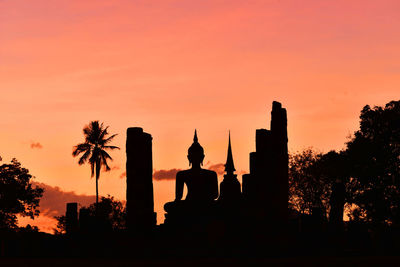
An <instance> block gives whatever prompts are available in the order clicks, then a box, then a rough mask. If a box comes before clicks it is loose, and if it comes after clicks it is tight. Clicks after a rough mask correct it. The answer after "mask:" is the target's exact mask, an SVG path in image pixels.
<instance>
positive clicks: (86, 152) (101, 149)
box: [72, 121, 119, 207]
mask: <svg viewBox="0 0 400 267" xmlns="http://www.w3.org/2000/svg"><path fill="white" fill-rule="evenodd" d="M107 130H108V126H106V127H104V125H103V123H101V124H100V123H99V121H91V122H90V123H89V124H88V125H86V126H85V127H84V128H83V135H84V136H85V142H84V143H81V144H78V145H76V146H74V150H73V152H72V156H74V157H76V156H78V155H79V154H81V153H83V155H82V156H81V157H80V158H79V161H78V164H79V165H82V164H84V163H86V162H89V164H90V168H91V171H92V174H91V177H93V176H94V174H95V173H96V207H97V206H98V203H99V185H98V180H99V178H100V170H101V167H104V171H109V170H110V166H108V163H107V160H113V159H112V158H111V156H110V155H109V154H108V153H107V152H106V150H108V149H110V150H113V149H119V147H117V146H110V145H109V143H110V142H111V141H112V140H113V139H114V137H115V136H116V134H113V135H111V136H109V137H107V135H108V134H109V133H108V131H107Z"/></svg>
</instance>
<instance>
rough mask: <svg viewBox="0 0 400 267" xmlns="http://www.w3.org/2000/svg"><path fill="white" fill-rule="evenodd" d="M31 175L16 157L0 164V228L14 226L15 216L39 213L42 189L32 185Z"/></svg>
mask: <svg viewBox="0 0 400 267" xmlns="http://www.w3.org/2000/svg"><path fill="white" fill-rule="evenodd" d="M31 179H32V175H31V174H29V170H28V169H25V168H23V167H21V163H19V162H18V161H17V160H16V159H12V160H11V164H3V165H1V166H0V228H8V229H10V228H16V227H17V216H16V215H22V216H29V217H31V218H32V219H33V218H34V217H35V216H38V215H39V210H38V207H39V202H40V198H41V197H42V195H43V189H42V188H40V187H38V186H32V183H31Z"/></svg>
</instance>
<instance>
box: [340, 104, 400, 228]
mask: <svg viewBox="0 0 400 267" xmlns="http://www.w3.org/2000/svg"><path fill="white" fill-rule="evenodd" d="M346 154H347V157H348V159H349V162H350V163H351V166H352V168H351V169H350V170H349V176H350V177H351V178H350V182H349V183H350V184H349V189H350V193H351V194H350V195H351V198H352V199H351V201H352V203H353V204H355V205H357V208H356V209H355V210H354V212H353V216H352V217H354V219H363V220H365V221H368V222H371V223H373V224H391V223H395V222H397V223H398V222H399V219H400V101H392V102H390V103H388V104H386V106H385V107H384V108H383V107H374V108H371V107H370V106H368V105H367V106H365V107H364V108H363V109H362V111H361V115H360V129H359V130H358V131H357V132H355V134H354V137H353V138H352V139H351V140H350V141H349V142H348V143H347V150H346Z"/></svg>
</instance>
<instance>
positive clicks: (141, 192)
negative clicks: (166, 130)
mask: <svg viewBox="0 0 400 267" xmlns="http://www.w3.org/2000/svg"><path fill="white" fill-rule="evenodd" d="M152 176H153V159H152V137H151V135H150V134H148V133H145V132H143V129H142V128H139V127H132V128H128V129H127V138H126V201H127V202H126V208H127V227H128V229H129V230H133V231H141V230H150V229H151V228H152V227H153V226H155V225H156V213H155V212H154V198H153V179H152V178H153V177H152Z"/></svg>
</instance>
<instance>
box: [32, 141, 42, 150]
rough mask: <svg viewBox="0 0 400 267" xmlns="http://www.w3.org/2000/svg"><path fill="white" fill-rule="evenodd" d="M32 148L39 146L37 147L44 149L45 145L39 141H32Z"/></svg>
mask: <svg viewBox="0 0 400 267" xmlns="http://www.w3.org/2000/svg"><path fill="white" fill-rule="evenodd" d="M31 148H32V149H35V148H37V149H42V148H43V146H42V144H41V143H39V142H32V143H31Z"/></svg>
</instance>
